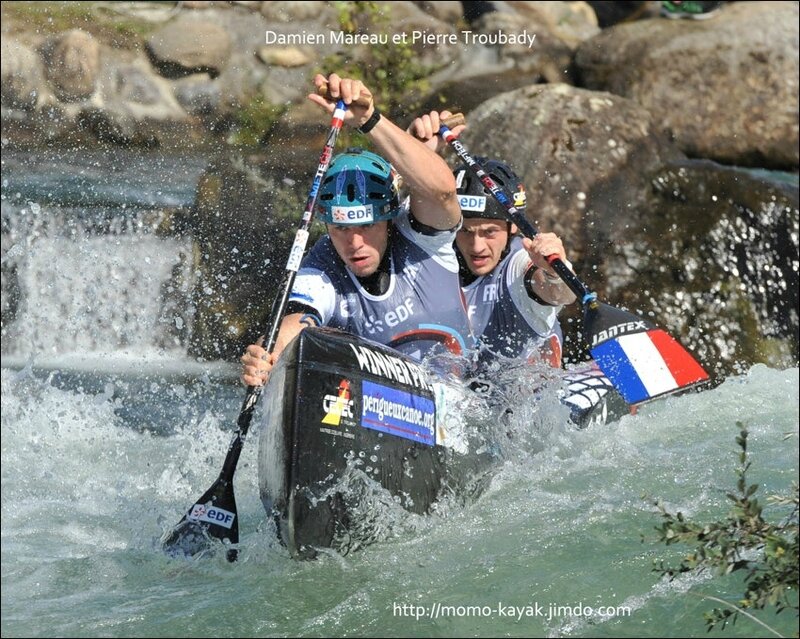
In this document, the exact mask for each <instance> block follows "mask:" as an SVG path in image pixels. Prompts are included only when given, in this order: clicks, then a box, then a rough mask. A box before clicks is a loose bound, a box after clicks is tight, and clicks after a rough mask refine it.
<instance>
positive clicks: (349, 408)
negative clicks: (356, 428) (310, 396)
mask: <svg viewBox="0 0 800 639" xmlns="http://www.w3.org/2000/svg"><path fill="white" fill-rule="evenodd" d="M322 410H324V411H325V417H323V418H322V423H323V424H330V425H331V426H338V425H339V424H340V423H341V421H342V417H345V418H349V419H353V400H352V399H350V382H349V381H348V380H346V379H343V380H342V381H341V382H339V389H338V391H337V394H336V395H325V397H323V398H322Z"/></svg>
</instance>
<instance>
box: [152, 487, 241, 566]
mask: <svg viewBox="0 0 800 639" xmlns="http://www.w3.org/2000/svg"><path fill="white" fill-rule="evenodd" d="M219 541H222V542H224V543H226V544H237V543H239V521H238V517H237V514H236V497H235V496H234V494H233V486H232V484H231V482H229V481H225V480H224V479H222V478H220V479H217V481H216V482H214V485H213V486H211V488H209V489H208V491H207V492H206V493H205V494H204V495H203V496H202V497H201V498H200V499H198V500H197V502H196V503H195V504H194V506H192V507H191V508H190V509H189V512H188V513H186V515H185V516H184V517H183V519H181V521H180V522H179V523H178V525H177V526H175V528H173V529H172V530H170V531H169V532H167V533H166V534H165V535H164V536H163V537H162V538H161V547H162V549H163V550H164V552H165V553H167V554H168V555H171V556H173V557H194V556H196V555H199V554H201V553H204V552H208V551H213V550H215V549H216V546H215V544H217V543H218V542H219ZM236 555H237V552H236V549H235V548H229V549H228V551H227V558H228V561H236Z"/></svg>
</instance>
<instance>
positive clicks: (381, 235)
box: [328, 221, 389, 277]
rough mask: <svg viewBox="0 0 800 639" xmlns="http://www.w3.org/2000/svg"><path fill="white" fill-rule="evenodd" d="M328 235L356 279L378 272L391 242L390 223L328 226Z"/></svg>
mask: <svg viewBox="0 0 800 639" xmlns="http://www.w3.org/2000/svg"><path fill="white" fill-rule="evenodd" d="M328 235H329V236H330V238H331V242H333V247H334V248H335V249H336V252H337V253H338V254H339V257H340V258H342V261H343V262H344V263H345V266H347V268H349V269H350V270H351V271H352V273H353V275H355V276H356V277H367V276H369V275H372V274H373V273H374V272H375V271H377V270H378V266H379V265H380V263H381V259H382V258H383V254H384V253H385V252H386V246H387V244H388V242H389V222H386V221H384V222H375V223H374V224H366V225H363V226H344V225H342V226H339V225H336V224H328Z"/></svg>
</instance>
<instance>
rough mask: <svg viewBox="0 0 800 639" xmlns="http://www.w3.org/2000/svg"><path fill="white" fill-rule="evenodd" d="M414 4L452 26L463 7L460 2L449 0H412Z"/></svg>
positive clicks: (462, 12)
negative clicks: (433, 0) (435, 0)
mask: <svg viewBox="0 0 800 639" xmlns="http://www.w3.org/2000/svg"><path fill="white" fill-rule="evenodd" d="M395 4H399V3H395ZM414 4H415V5H416V6H417V7H419V9H421V10H422V11H424V12H425V13H426V14H428V15H429V16H431V17H432V18H436V19H437V20H441V21H442V22H444V23H446V24H449V25H452V26H455V25H457V24H458V22H459V21H460V20H461V18H462V17H463V15H464V9H463V7H462V5H461V3H460V2H451V1H450V0H438V2H431V1H430V0H414Z"/></svg>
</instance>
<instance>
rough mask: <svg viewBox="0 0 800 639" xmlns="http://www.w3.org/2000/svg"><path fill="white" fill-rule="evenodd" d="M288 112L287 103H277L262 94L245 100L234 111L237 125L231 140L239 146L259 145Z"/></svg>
mask: <svg viewBox="0 0 800 639" xmlns="http://www.w3.org/2000/svg"><path fill="white" fill-rule="evenodd" d="M285 112H286V105H275V104H272V103H271V102H269V101H268V100H266V99H265V98H264V97H262V96H259V95H257V96H254V97H251V98H249V99H247V100H245V102H244V104H243V105H242V106H241V108H239V110H238V111H236V112H235V113H234V120H235V126H234V131H233V133H232V135H231V136H230V142H231V143H233V144H235V145H237V146H257V145H258V144H261V143H263V141H264V140H265V138H267V137H268V136H269V134H270V131H271V130H272V127H274V126H275V124H277V122H278V120H280V118H281V117H282V116H283V114H284V113H285Z"/></svg>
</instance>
